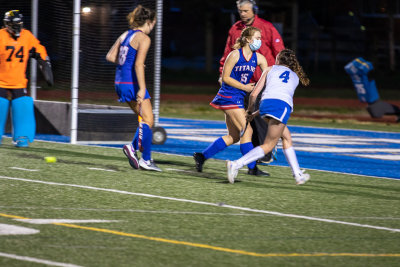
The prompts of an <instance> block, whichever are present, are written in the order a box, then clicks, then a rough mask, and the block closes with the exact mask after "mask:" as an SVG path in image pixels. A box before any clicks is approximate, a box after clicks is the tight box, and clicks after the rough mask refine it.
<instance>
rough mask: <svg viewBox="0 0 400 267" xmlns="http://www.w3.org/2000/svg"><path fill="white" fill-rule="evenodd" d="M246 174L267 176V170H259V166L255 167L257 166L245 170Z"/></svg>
mask: <svg viewBox="0 0 400 267" xmlns="http://www.w3.org/2000/svg"><path fill="white" fill-rule="evenodd" d="M247 174H249V175H255V176H269V173H268V172H263V171H262V170H260V169H259V168H257V166H255V167H254V169H249V170H248V171H247Z"/></svg>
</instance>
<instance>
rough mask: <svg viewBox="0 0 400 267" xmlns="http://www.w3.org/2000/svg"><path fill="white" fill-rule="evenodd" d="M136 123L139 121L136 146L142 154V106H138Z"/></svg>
mask: <svg viewBox="0 0 400 267" xmlns="http://www.w3.org/2000/svg"><path fill="white" fill-rule="evenodd" d="M138 121H139V139H138V146H139V150H140V152H143V146H142V140H143V122H142V121H143V118H142V104H139V115H138Z"/></svg>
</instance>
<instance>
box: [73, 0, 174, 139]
mask: <svg viewBox="0 0 400 267" xmlns="http://www.w3.org/2000/svg"><path fill="white" fill-rule="evenodd" d="M156 13H157V24H156V28H155V42H154V43H155V45H154V46H155V47H154V78H153V83H154V84H153V86H154V88H153V113H154V126H155V127H153V140H154V135H156V136H160V134H161V135H163V134H164V133H165V131H164V130H163V129H162V128H161V129H160V127H156V126H158V124H159V112H160V109H159V107H160V83H161V45H162V19H163V0H156ZM80 19H81V0H74V3H73V24H72V25H73V26H72V27H73V29H72V31H73V33H72V35H73V42H72V70H71V72H72V74H71V76H72V77H71V121H70V125H71V134H70V138H71V139H70V142H71V144H77V143H78V114H79V108H78V103H79V57H80V54H79V52H80V37H81V32H80ZM159 130H162V131H161V133H158V134H157V131H159ZM165 137H166V136H165Z"/></svg>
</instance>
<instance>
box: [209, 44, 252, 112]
mask: <svg viewBox="0 0 400 267" xmlns="http://www.w3.org/2000/svg"><path fill="white" fill-rule="evenodd" d="M256 67H257V54H256V52H253V54H252V55H251V57H250V59H249V60H246V58H245V57H244V55H243V50H242V48H240V49H239V60H238V62H237V63H236V64H235V66H234V67H233V69H232V72H231V75H230V77H231V78H233V79H235V80H236V81H238V82H240V83H242V84H248V83H249V82H250V79H251V77H253V74H254V71H255V70H256ZM245 96H246V92H245V91H243V90H240V89H238V88H235V87H232V86H230V85H228V84H226V83H224V82H223V83H222V86H221V88H220V89H219V91H218V94H217V95H216V96H215V98H214V99H213V101H211V103H210V105H211V106H212V107H214V108H216V109H237V108H244V98H245Z"/></svg>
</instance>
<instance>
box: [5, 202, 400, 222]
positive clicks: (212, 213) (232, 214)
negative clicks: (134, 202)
mask: <svg viewBox="0 0 400 267" xmlns="http://www.w3.org/2000/svg"><path fill="white" fill-rule="evenodd" d="M220 205H221V204H220ZM0 208H6V209H21V210H24V209H26V210H75V211H98V212H132V213H135V212H136V213H156V214H182V215H211V216H215V215H221V216H255V217H259V216H273V215H270V214H254V213H244V212H241V213H229V212H200V211H176V210H135V209H96V208H64V207H32V206H25V207H22V206H0ZM321 217H322V218H324V219H365V220H379V221H382V220H395V221H397V220H400V217H371V216H321ZM23 220H24V219H22V221H23Z"/></svg>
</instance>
